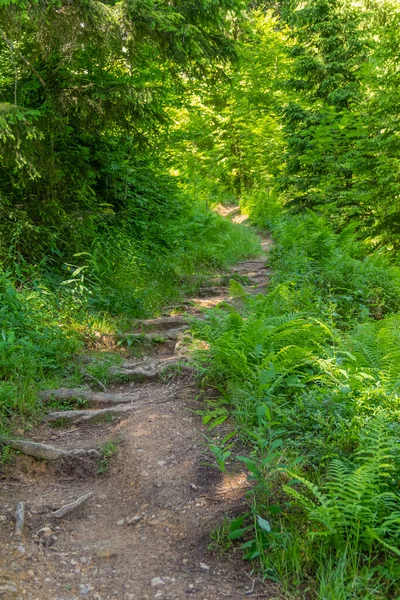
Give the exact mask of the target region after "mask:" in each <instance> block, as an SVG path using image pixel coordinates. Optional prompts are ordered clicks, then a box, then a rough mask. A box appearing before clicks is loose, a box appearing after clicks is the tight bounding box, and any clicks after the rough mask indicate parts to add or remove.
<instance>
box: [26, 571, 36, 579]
mask: <svg viewBox="0 0 400 600" xmlns="http://www.w3.org/2000/svg"><path fill="white" fill-rule="evenodd" d="M26 574H27V575H28V577H35V571H32V569H29V571H27V573H26Z"/></svg>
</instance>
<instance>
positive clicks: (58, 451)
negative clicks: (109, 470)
mask: <svg viewBox="0 0 400 600" xmlns="http://www.w3.org/2000/svg"><path fill="white" fill-rule="evenodd" d="M0 443H1V444H4V445H6V446H10V447H11V448H13V449H14V450H18V451H19V452H22V453H23V454H26V455H27V456H33V458H37V459H39V460H48V461H55V460H60V459H65V458H71V459H79V458H94V459H98V458H100V452H98V450H94V449H88V450H86V449H83V448H77V449H75V450H63V449H62V448H55V447H54V446H50V445H48V444H39V443H38V442H32V441H31V440H14V439H11V438H6V437H3V436H1V437H0Z"/></svg>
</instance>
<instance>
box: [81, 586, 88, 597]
mask: <svg viewBox="0 0 400 600" xmlns="http://www.w3.org/2000/svg"><path fill="white" fill-rule="evenodd" d="M89 592H90V590H89V588H88V587H86V586H83V587H81V591H80V595H81V596H87V595H88V594H89Z"/></svg>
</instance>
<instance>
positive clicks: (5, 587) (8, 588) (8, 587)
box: [0, 581, 17, 595]
mask: <svg viewBox="0 0 400 600" xmlns="http://www.w3.org/2000/svg"><path fill="white" fill-rule="evenodd" d="M7 592H9V593H12V594H16V592H17V586H16V585H15V583H13V582H12V581H7V583H3V584H1V585H0V595H3V594H7Z"/></svg>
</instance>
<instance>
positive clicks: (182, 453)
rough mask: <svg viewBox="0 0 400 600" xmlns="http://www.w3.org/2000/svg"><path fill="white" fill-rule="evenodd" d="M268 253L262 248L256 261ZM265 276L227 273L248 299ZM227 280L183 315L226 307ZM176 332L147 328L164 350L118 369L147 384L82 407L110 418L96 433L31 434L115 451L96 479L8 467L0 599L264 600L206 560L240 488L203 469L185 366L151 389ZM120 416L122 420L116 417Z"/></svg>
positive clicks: (62, 465) (228, 562)
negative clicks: (19, 524)
mask: <svg viewBox="0 0 400 600" xmlns="http://www.w3.org/2000/svg"><path fill="white" fill-rule="evenodd" d="M269 245H270V240H268V239H265V240H263V247H264V250H265V251H267V250H268V247H269ZM265 264H266V254H264V255H263V256H261V257H259V258H256V259H254V260H248V261H244V262H242V263H239V264H237V265H236V266H235V267H234V268H233V269H232V271H231V272H230V275H234V274H235V275H237V276H238V275H239V276H241V277H242V278H243V281H245V282H246V284H247V288H248V291H249V292H250V293H251V292H254V293H256V292H258V291H261V290H262V289H263V288H264V287H265V285H266V283H267V280H268V277H267V270H266V267H265ZM227 280H229V277H226V276H225V277H224V278H222V279H218V278H216V279H215V281H213V282H212V284H211V286H210V288H204V290H203V292H202V293H200V294H199V298H195V299H192V301H191V304H190V310H189V311H188V312H192V313H195V314H200V313H201V311H202V308H203V307H209V306H215V305H216V304H218V303H219V302H221V301H223V300H227V299H228V298H229V292H228V287H227V286H226V285H223V282H227ZM221 282H222V283H221ZM182 320H183V323H184V318H183V317H182V316H178V317H176V318H175V319H169V320H168V319H167V320H165V319H164V320H155V321H153V322H149V323H147V325H146V330H147V331H150V332H151V331H153V332H154V331H158V333H159V335H163V336H164V337H165V342H164V344H157V345H156V346H154V347H155V348H156V350H155V353H154V354H153V355H151V356H148V357H145V358H143V359H141V360H136V362H135V363H132V364H128V365H125V368H126V369H128V370H129V369H131V370H132V369H136V368H137V367H139V368H142V369H143V372H144V373H146V374H147V375H143V377H141V378H140V380H138V379H137V377H136V378H135V377H134V379H133V381H131V382H130V383H126V384H124V385H120V386H111V387H110V389H108V390H107V394H104V395H102V394H92V395H90V394H89V395H88V396H87V397H88V398H92V400H93V403H89V406H85V410H86V411H87V410H89V411H94V410H96V409H99V408H100V409H102V408H104V404H103V403H104V402H105V403H106V405H107V402H110V403H111V404H112V406H113V407H115V406H116V407H117V409H116V411H117V414H116V415H114V416H113V415H111V417H110V415H108V416H107V415H106V416H105V415H103V416H102V418H101V420H100V421H98V422H97V421H96V419H92V420H90V421H85V422H78V423H75V422H74V421H73V420H71V422H70V423H69V424H67V426H66V427H63V428H51V427H50V426H49V424H43V426H41V427H40V428H39V430H37V431H36V432H35V436H34V437H35V440H36V441H38V442H41V443H46V444H51V445H52V446H56V447H57V448H62V449H64V450H73V449H77V448H80V449H99V448H101V447H102V446H104V444H105V443H106V442H107V441H110V440H114V441H115V440H118V441H119V447H118V452H117V454H116V455H115V456H114V457H113V458H112V459H111V463H110V467H109V469H108V470H107V471H106V472H105V473H104V474H102V475H98V474H97V473H96V470H97V466H96V465H95V464H94V463H93V460H92V459H91V458H90V456H89V455H88V456H87V457H86V458H82V457H80V458H79V460H77V461H75V462H74V461H72V462H71V464H69V463H68V460H66V457H67V455H66V456H65V457H64V458H63V459H62V460H61V462H60V461H53V462H51V461H47V462H45V461H37V460H35V459H34V458H31V457H27V456H24V455H18V456H17V457H16V458H15V459H14V463H13V464H12V468H11V467H10V468H9V472H8V474H6V475H7V476H5V477H4V479H3V483H2V489H1V491H0V501H1V508H0V539H1V542H2V543H1V547H0V566H1V571H0V598H1V599H31V600H36V599H37V600H39V599H40V600H74V599H75V600H76V599H79V598H85V597H87V598H89V599H93V600H108V599H112V598H113V599H118V600H147V599H156V598H159V599H160V600H163V599H175V600H183V599H186V598H193V599H196V600H219V599H223V598H233V599H239V598H258V597H260V598H261V597H262V598H266V597H271V598H272V597H273V595H271V594H269V593H268V590H266V589H265V588H264V587H263V586H262V584H261V583H259V582H255V583H254V582H252V580H251V578H249V576H248V575H247V574H246V573H245V565H244V564H243V563H242V562H241V561H240V558H239V557H237V558H235V557H232V556H231V557H230V558H219V557H218V556H216V555H215V554H212V553H210V552H209V551H208V544H209V542H210V539H209V533H210V531H211V530H212V529H214V528H215V527H216V526H217V525H218V524H220V523H221V522H222V520H223V517H224V515H226V514H229V515H234V514H237V512H238V511H239V510H240V507H241V506H243V494H244V491H245V489H246V478H245V476H244V475H240V474H238V475H237V476H235V477H233V476H231V477H228V476H225V477H223V476H222V475H221V474H220V473H219V472H218V471H217V470H216V469H214V468H212V467H209V466H207V465H205V463H207V457H206V456H205V452H206V449H205V445H204V437H203V434H204V429H203V427H202V423H201V418H200V417H199V416H198V415H197V414H196V413H195V412H194V411H196V409H199V408H201V402H200V401H199V400H198V399H197V396H198V391H197V390H196V386H195V383H194V375H193V369H191V368H188V367H187V366H185V365H184V366H183V368H182V369H181V370H180V373H179V374H176V373H175V376H174V377H172V378H168V377H167V378H165V377H160V369H161V367H160V365H162V363H161V362H160V360H161V359H162V360H163V361H165V360H166V359H168V358H172V357H174V356H175V357H176V356H177V355H178V357H180V358H183V357H184V353H185V342H184V339H183V340H182V339H179V338H182V336H184V335H185V333H184V332H183V331H182V330H181V331H180V332H179V334H178V336H177V337H178V341H177V342H176V340H175V339H173V340H171V338H168V335H166V333H167V332H168V331H169V330H172V329H176V328H177V327H182ZM173 337H174V336H173ZM131 362H132V361H131ZM62 393H66V392H65V391H63V392H62ZM113 398H114V399H115V401H114V402H113ZM121 398H123V400H121ZM99 401H100V402H101V403H102V404H101V405H97V404H96V402H99ZM122 401H123V402H124V404H122ZM121 406H124V407H125V408H126V407H128V410H126V412H124V411H123V410H122V409H121V412H120V413H119V414H118V407H121ZM131 409H132V410H131ZM100 416H101V415H100ZM110 419H111V420H110ZM68 456H69V455H68ZM88 492H94V495H93V497H92V498H90V499H89V500H88V501H87V502H86V503H85V504H84V505H83V506H82V507H81V508H80V509H79V510H77V511H73V512H72V513H71V514H70V515H69V516H66V517H65V518H63V519H55V518H54V517H51V516H50V517H49V516H47V515H48V514H49V513H51V512H52V511H54V510H55V509H58V508H60V507H61V506H63V505H65V504H67V503H69V502H71V501H73V500H76V499H77V498H79V497H80V496H82V495H84V494H87V493H88ZM20 501H26V525H25V529H24V534H23V536H22V539H18V538H16V536H15V533H14V522H13V515H14V511H15V506H16V504H17V502H20ZM43 528H47V529H43Z"/></svg>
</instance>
